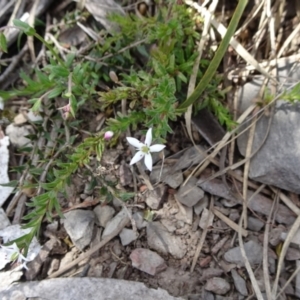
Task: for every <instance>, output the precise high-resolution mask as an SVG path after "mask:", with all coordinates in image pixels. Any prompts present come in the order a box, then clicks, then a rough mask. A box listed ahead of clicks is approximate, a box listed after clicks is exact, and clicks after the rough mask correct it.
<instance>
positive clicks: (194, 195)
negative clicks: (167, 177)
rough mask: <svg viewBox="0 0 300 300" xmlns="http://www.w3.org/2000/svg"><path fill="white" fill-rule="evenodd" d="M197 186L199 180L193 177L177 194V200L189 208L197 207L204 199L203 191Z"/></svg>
mask: <svg viewBox="0 0 300 300" xmlns="http://www.w3.org/2000/svg"><path fill="white" fill-rule="evenodd" d="M196 184H197V178H195V177H191V178H190V179H189V181H188V182H187V183H186V185H182V186H181V187H180V189H179V190H178V192H177V193H176V198H177V200H178V201H179V202H180V203H182V204H184V205H186V206H188V207H192V206H194V205H196V204H197V203H198V202H199V201H200V200H201V199H202V198H203V197H204V192H203V190H202V189H200V188H199V187H198V186H197V185H196Z"/></svg>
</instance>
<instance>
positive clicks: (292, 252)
mask: <svg viewBox="0 0 300 300" xmlns="http://www.w3.org/2000/svg"><path fill="white" fill-rule="evenodd" d="M285 259H286V260H299V259H300V250H299V249H295V248H291V247H289V248H288V249H287V252H286V255H285Z"/></svg>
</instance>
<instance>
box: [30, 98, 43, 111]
mask: <svg viewBox="0 0 300 300" xmlns="http://www.w3.org/2000/svg"><path fill="white" fill-rule="evenodd" d="M41 105H42V99H41V98H38V99H37V101H35V103H34V104H33V106H32V108H31V110H32V112H34V113H36V112H39V111H40V108H41Z"/></svg>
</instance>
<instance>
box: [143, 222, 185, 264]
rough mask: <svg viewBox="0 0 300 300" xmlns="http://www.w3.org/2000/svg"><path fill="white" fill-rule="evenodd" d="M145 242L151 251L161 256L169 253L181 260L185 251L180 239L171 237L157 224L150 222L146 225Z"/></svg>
mask: <svg viewBox="0 0 300 300" xmlns="http://www.w3.org/2000/svg"><path fill="white" fill-rule="evenodd" d="M147 242H148V245H149V247H150V248H151V249H154V250H156V251H157V252H160V253H162V254H168V253H170V254H171V255H172V256H173V257H174V258H177V259H181V258H183V257H184V255H185V253H186V251H187V249H186V246H185V245H184V244H183V243H182V240H181V238H180V237H178V236H173V235H171V234H170V233H169V232H168V231H167V230H166V228H165V227H164V226H163V225H162V224H161V223H159V222H152V223H149V224H148V226H147Z"/></svg>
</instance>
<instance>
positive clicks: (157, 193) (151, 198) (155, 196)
mask: <svg viewBox="0 0 300 300" xmlns="http://www.w3.org/2000/svg"><path fill="white" fill-rule="evenodd" d="M166 197H167V187H166V186H165V185H164V184H160V185H158V186H157V187H156V188H155V189H154V190H148V191H147V194H146V200H145V201H146V203H147V205H148V206H149V207H150V208H151V209H155V210H157V209H159V208H160V207H161V206H162V204H163V202H164V201H165V199H166Z"/></svg>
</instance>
